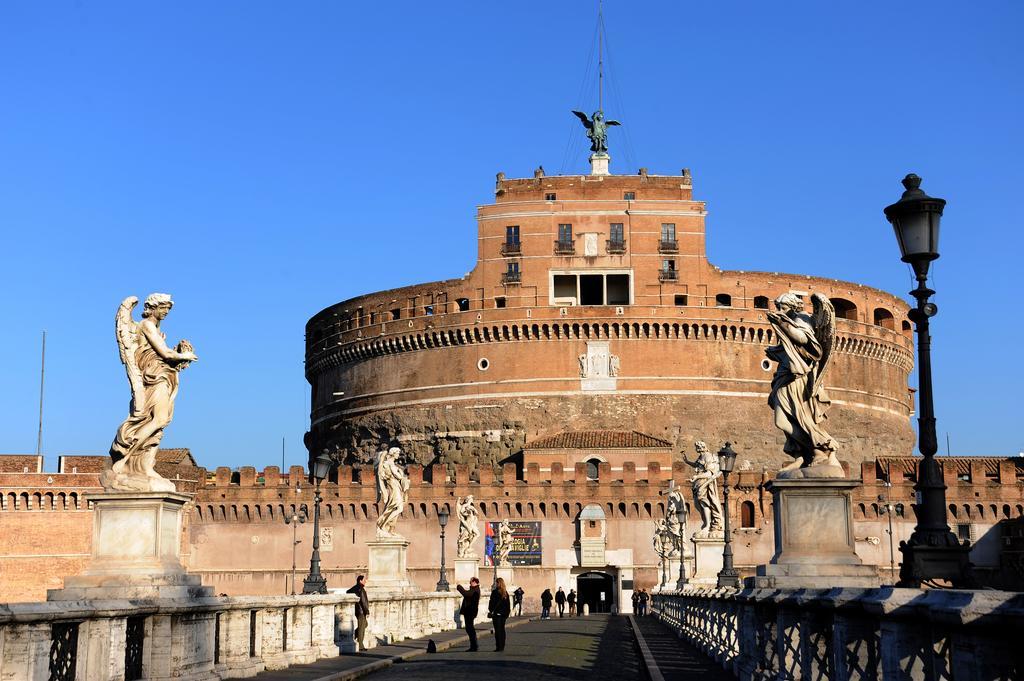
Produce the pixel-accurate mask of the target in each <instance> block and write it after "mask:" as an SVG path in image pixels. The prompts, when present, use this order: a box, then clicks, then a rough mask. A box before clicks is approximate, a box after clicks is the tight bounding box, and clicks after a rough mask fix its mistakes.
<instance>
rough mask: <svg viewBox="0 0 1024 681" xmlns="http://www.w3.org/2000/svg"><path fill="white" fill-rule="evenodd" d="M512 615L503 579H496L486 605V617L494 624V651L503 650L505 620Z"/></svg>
mask: <svg viewBox="0 0 1024 681" xmlns="http://www.w3.org/2000/svg"><path fill="white" fill-rule="evenodd" d="M511 614H512V603H511V602H510V601H509V597H508V589H507V588H506V587H505V579H504V578H502V577H498V579H497V581H496V582H495V585H494V590H493V591H491V599H490V601H488V603H487V616H488V617H490V618H491V622H493V623H494V651H495V652H498V653H500V652H501V651H503V650H505V620H507V619H508V616H509V615H511Z"/></svg>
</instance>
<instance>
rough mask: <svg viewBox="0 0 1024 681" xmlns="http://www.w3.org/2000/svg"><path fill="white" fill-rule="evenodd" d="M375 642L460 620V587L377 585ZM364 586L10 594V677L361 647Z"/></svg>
mask: <svg viewBox="0 0 1024 681" xmlns="http://www.w3.org/2000/svg"><path fill="white" fill-rule="evenodd" d="M369 596H370V617H369V626H368V630H367V632H366V637H365V642H366V643H367V644H368V645H370V646H371V647H372V646H374V645H380V644H384V643H392V642H395V641H400V640H403V639H407V638H416V637H420V636H425V635H429V634H432V633H434V632H437V631H443V630H446V629H453V628H455V622H456V620H455V609H456V602H457V600H458V595H457V594H450V593H434V592H427V593H400V594H393V593H381V594H374V593H372V592H371V593H370V594H369ZM355 602H356V597H355V596H350V595H346V594H327V595H304V596H260V597H248V596H236V597H228V596H222V597H207V598H192V599H152V600H131V601H129V600H87V601H66V602H60V601H47V602H42V603H11V604H0V679H5V680H6V679H18V680H19V681H22V680H23V681H46V680H48V679H49V680H53V679H58V680H60V681H64V680H67V681H74V680H77V679H89V680H93V679H95V680H99V681H103V680H105V679H117V680H119V681H120V680H122V679H137V678H172V677H175V678H176V677H181V678H197V679H198V678H202V679H216V678H225V679H226V678H236V677H244V676H253V675H255V674H256V673H258V672H260V671H262V670H264V669H283V668H285V667H288V666H290V665H293V664H305V663H309V662H314V661H316V660H318V659H321V658H325V657H334V656H337V655H339V654H341V653H345V652H354V650H355V641H354V638H353V634H354V631H355V622H354V619H355V617H354V606H355Z"/></svg>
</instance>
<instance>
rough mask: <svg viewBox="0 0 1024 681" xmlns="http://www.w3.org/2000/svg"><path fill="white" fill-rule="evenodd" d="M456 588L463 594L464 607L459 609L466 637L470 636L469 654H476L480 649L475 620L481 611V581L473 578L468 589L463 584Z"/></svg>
mask: <svg viewBox="0 0 1024 681" xmlns="http://www.w3.org/2000/svg"><path fill="white" fill-rule="evenodd" d="M455 588H456V589H458V591H459V593H460V594H462V607H461V608H459V614H460V615H462V619H463V622H464V626H465V628H466V636H469V652H471V653H475V652H476V651H477V650H478V648H477V646H476V627H475V626H474V625H473V620H475V619H476V615H477V612H479V610H480V580H479V579H477V578H476V577H473V578H472V579H470V580H469V588H468V589H467V588H465V587H464V586H462V585H461V584H456V585H455Z"/></svg>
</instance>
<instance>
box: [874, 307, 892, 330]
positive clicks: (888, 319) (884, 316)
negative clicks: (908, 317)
mask: <svg viewBox="0 0 1024 681" xmlns="http://www.w3.org/2000/svg"><path fill="white" fill-rule="evenodd" d="M874 322H875V326H881V327H883V328H886V329H891V330H893V331H895V330H896V319H895V318H894V317H893V316H892V312H889V311H888V310H886V309H885V308H884V307H876V308H875V314H874Z"/></svg>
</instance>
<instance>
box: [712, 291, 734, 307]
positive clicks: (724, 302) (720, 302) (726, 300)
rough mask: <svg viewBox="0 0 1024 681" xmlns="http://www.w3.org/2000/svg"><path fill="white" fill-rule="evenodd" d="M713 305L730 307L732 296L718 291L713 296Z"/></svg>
mask: <svg viewBox="0 0 1024 681" xmlns="http://www.w3.org/2000/svg"><path fill="white" fill-rule="evenodd" d="M715 305H717V306H718V307H732V296H730V295H729V294H728V293H719V294H718V295H716V296H715Z"/></svg>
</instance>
